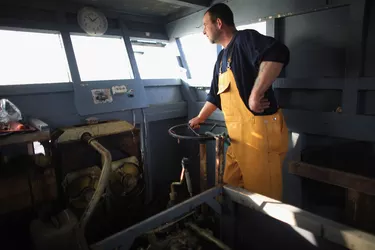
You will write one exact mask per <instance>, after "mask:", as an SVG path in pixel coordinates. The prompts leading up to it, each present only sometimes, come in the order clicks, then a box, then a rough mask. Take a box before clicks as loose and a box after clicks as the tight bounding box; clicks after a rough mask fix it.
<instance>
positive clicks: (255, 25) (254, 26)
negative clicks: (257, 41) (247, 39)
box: [237, 22, 267, 35]
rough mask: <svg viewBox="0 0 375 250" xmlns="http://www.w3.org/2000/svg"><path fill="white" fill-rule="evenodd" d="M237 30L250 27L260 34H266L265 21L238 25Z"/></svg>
mask: <svg viewBox="0 0 375 250" xmlns="http://www.w3.org/2000/svg"><path fill="white" fill-rule="evenodd" d="M237 29H238V30H246V29H252V30H256V31H258V32H259V33H260V34H263V35H267V34H266V32H267V23H266V22H259V23H251V24H246V25H240V26H238V27H237Z"/></svg>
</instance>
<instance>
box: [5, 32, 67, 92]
mask: <svg viewBox="0 0 375 250" xmlns="http://www.w3.org/2000/svg"><path fill="white" fill-rule="evenodd" d="M0 69H1V74H0V85H14V84H35V83H58V82H70V81H71V78H70V72H69V67H68V62H67V59H66V55H65V50H64V48H63V43H62V40H61V37H60V34H59V33H57V32H51V33H47V32H35V31H17V30H0Z"/></svg>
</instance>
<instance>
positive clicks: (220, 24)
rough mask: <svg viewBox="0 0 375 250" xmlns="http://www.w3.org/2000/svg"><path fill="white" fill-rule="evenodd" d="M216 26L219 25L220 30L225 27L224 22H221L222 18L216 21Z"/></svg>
mask: <svg viewBox="0 0 375 250" xmlns="http://www.w3.org/2000/svg"><path fill="white" fill-rule="evenodd" d="M216 25H217V27H218V28H219V29H220V28H221V27H223V22H222V21H221V19H220V18H217V19H216Z"/></svg>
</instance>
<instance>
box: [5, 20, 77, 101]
mask: <svg viewBox="0 0 375 250" xmlns="http://www.w3.org/2000/svg"><path fill="white" fill-rule="evenodd" d="M56 28H57V27H56ZM0 30H6V31H16V32H17V31H19V32H29V33H41V34H52V35H59V36H60V44H61V46H62V50H63V53H64V55H65V58H66V67H67V68H66V70H67V72H66V73H67V74H68V78H69V80H68V81H66V82H40V83H26V84H9V85H0V91H1V93H3V95H22V94H32V93H45V92H46V93H47V92H48V93H51V92H66V91H68V89H72V88H71V87H69V86H70V85H71V84H72V83H73V76H72V72H71V70H70V58H69V56H68V53H66V45H65V42H64V39H63V32H62V31H61V30H60V29H50V28H46V29H44V28H33V25H31V26H27V27H19V26H4V25H0ZM14 89H17V91H16V92H15V91H14ZM46 90H47V91H46Z"/></svg>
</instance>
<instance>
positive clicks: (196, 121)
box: [189, 115, 204, 129]
mask: <svg viewBox="0 0 375 250" xmlns="http://www.w3.org/2000/svg"><path fill="white" fill-rule="evenodd" d="M203 122H204V120H203V119H202V118H201V117H200V116H199V115H198V116H196V117H194V118H193V119H191V120H190V121H189V125H190V127H192V128H193V129H196V128H199V124H201V123H203Z"/></svg>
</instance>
